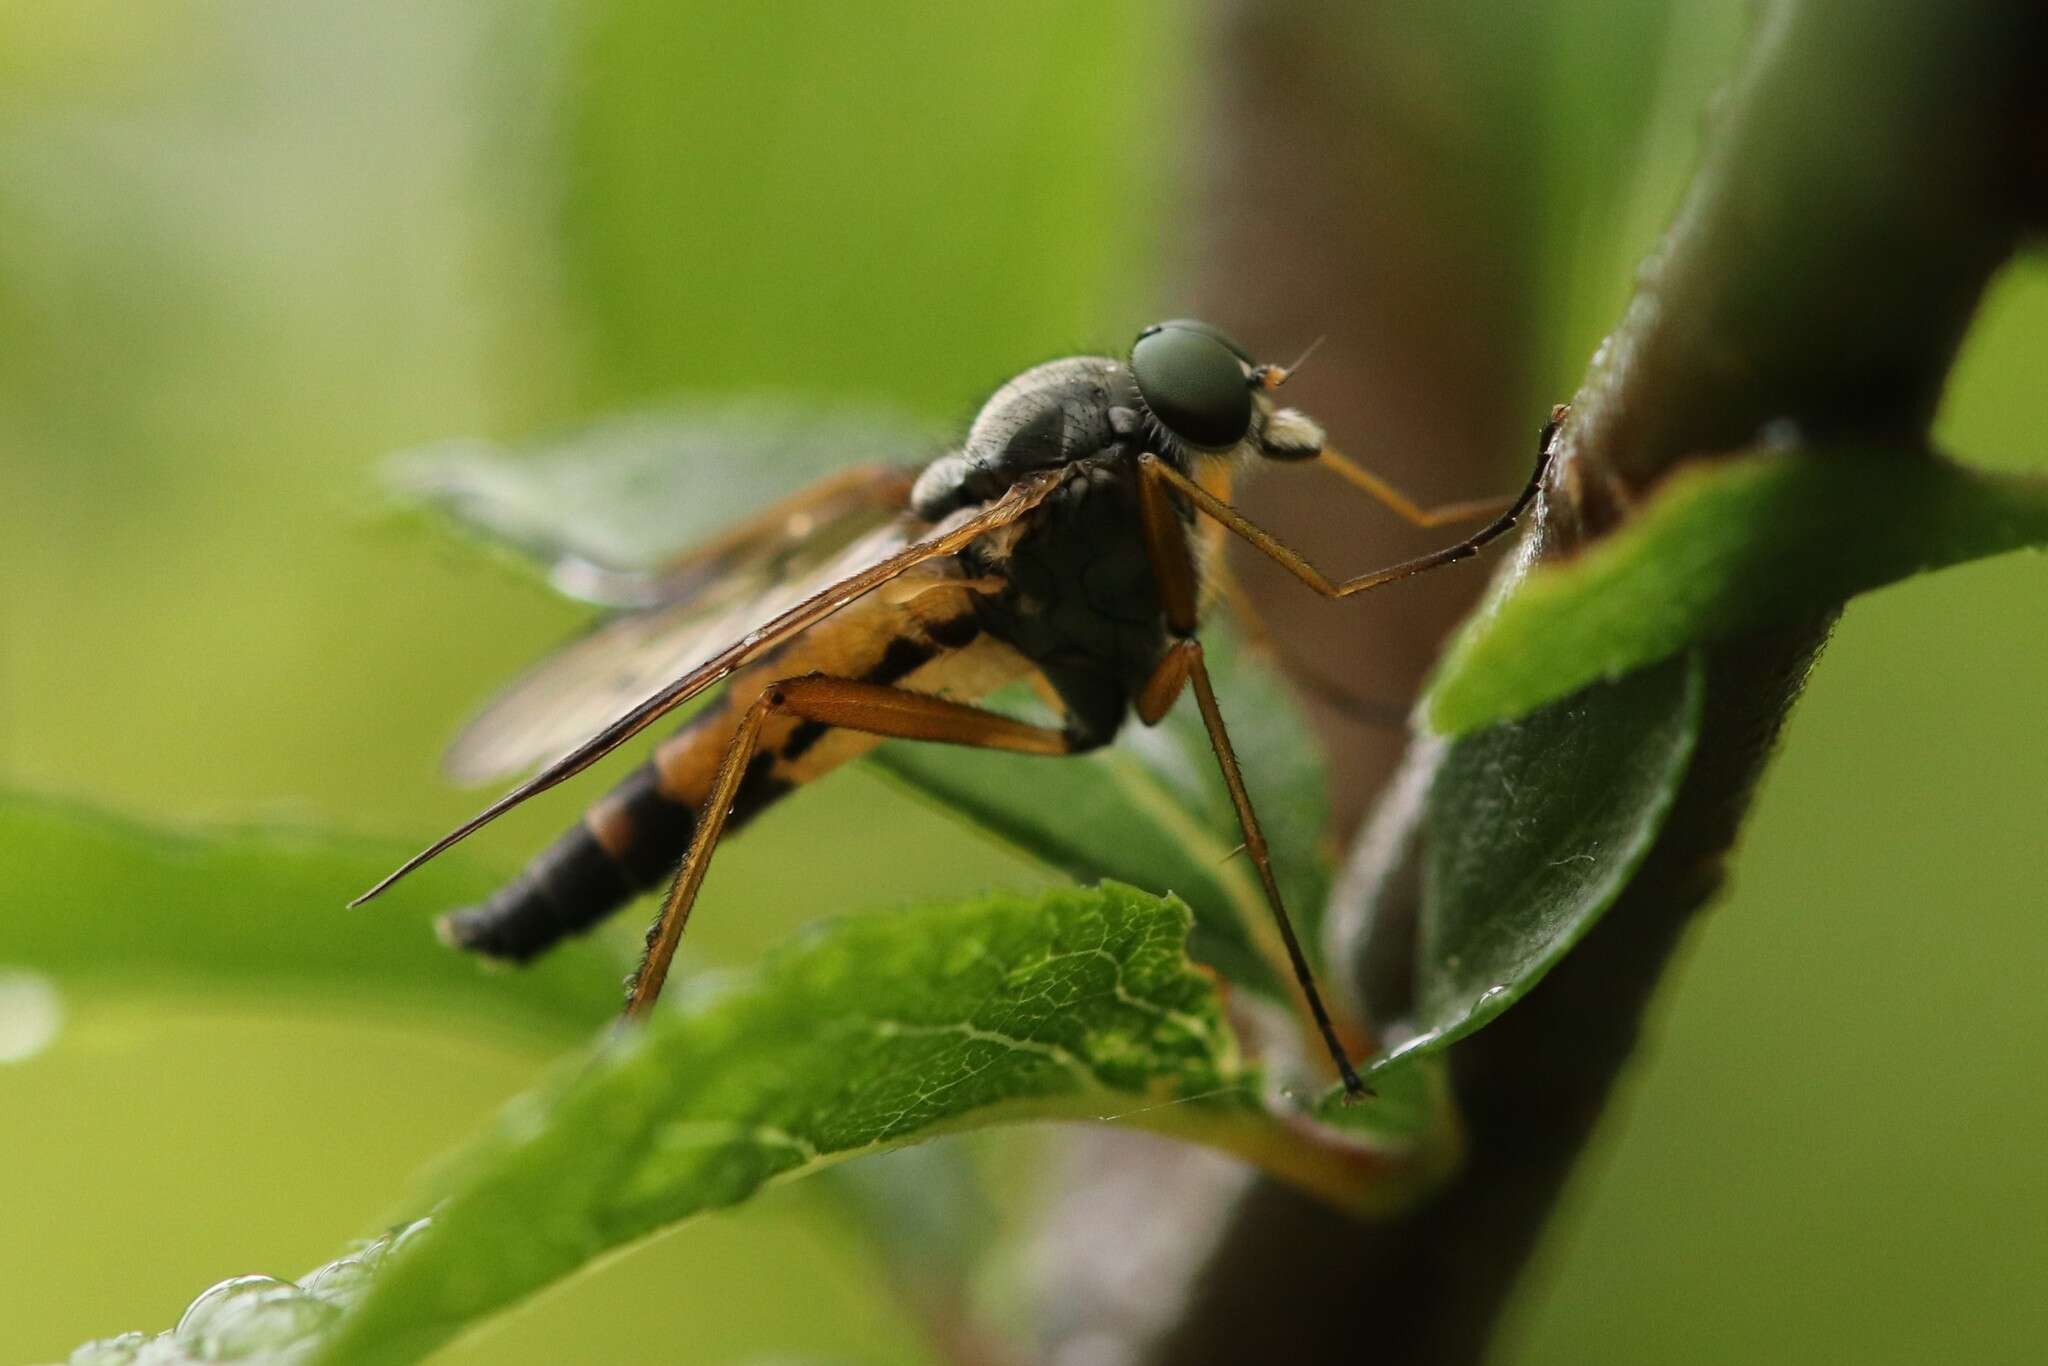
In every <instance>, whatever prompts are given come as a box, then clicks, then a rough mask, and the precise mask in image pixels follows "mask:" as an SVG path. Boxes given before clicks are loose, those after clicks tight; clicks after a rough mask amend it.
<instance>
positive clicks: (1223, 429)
mask: <svg viewBox="0 0 2048 1366" xmlns="http://www.w3.org/2000/svg"><path fill="white" fill-rule="evenodd" d="M1248 364H1250V358H1249V357H1248V356H1246V354H1245V351H1244V348H1243V347H1241V346H1239V345H1238V344H1237V343H1236V342H1234V341H1232V340H1230V338H1228V337H1226V336H1224V335H1223V334H1222V333H1221V332H1219V331H1217V330H1216V329H1215V328H1213V327H1211V326H1209V325H1208V324H1207V323H1200V322H1194V321H1191V320H1185V319H1183V320H1178V321H1175V322H1170V323H1159V324H1157V325H1155V326H1152V327H1148V328H1146V329H1145V330H1144V331H1143V332H1140V333H1139V334H1138V341H1137V344H1136V345H1134V346H1133V347H1131V375H1132V376H1133V377H1134V378H1135V379H1136V380H1137V381H1138V393H1139V394H1140V395H1141V396H1143V398H1144V400H1145V406H1146V407H1148V408H1150V409H1151V410H1152V415H1153V416H1154V417H1156V418H1158V419H1159V420H1160V421H1161V422H1163V423H1165V424H1166V426H1167V427H1168V428H1169V429H1170V430H1171V431H1172V432H1173V434H1174V435H1175V436H1178V437H1179V438H1181V440H1183V441H1185V442H1187V443H1188V444H1189V445H1191V446H1200V447H1202V448H1204V449H1206V450H1224V449H1227V448H1229V447H1231V446H1235V445H1236V444H1237V443H1238V442H1240V441H1242V440H1244V434H1245V433H1246V432H1248V431H1250V430H1251V426H1252V394H1251V383H1250V381H1249V380H1248V379H1247V378H1246V377H1245V369H1244V367H1245V366H1246V365H1248Z"/></svg>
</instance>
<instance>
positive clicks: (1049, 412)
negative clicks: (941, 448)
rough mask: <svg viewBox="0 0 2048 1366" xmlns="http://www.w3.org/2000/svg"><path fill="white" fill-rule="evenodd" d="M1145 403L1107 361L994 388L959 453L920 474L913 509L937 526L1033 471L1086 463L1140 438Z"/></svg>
mask: <svg viewBox="0 0 2048 1366" xmlns="http://www.w3.org/2000/svg"><path fill="white" fill-rule="evenodd" d="M1143 428H1144V420H1143V405H1142V403H1141V402H1140V401H1139V399H1138V396H1137V386H1136V384H1135V383H1134V381H1133V380H1132V379H1131V374H1130V371H1129V370H1128V369H1126V368H1125V367H1124V366H1123V365H1122V364H1121V363H1120V362H1118V361H1114V360H1111V359H1110V358H1109V357H1107V356H1068V357H1066V358H1065V359H1063V360H1055V361H1047V362H1046V363H1045V364H1043V365H1037V366H1033V367H1032V368H1031V369H1029V370H1026V371H1025V372H1024V373H1023V374H1021V375H1018V376H1017V377H1016V378H1015V379H1013V380H1011V381H1010V382H1009V383H1008V384H1005V385H1004V386H1003V387H1002V388H1000V389H998V390H996V392H995V394H994V395H993V396H992V397H990V399H989V401H988V402H987V403H984V404H983V405H982V407H981V411H980V413H978V414H977V415H976V416H975V419H974V423H973V425H972V426H971V427H969V428H968V431H967V439H966V441H964V442H963V443H962V444H961V446H960V449H959V450H957V451H954V452H951V453H950V454H947V455H943V456H940V457H939V458H938V459H937V460H934V461H933V462H932V463H931V464H930V465H929V466H927V467H926V468H925V471H924V473H923V474H922V475H921V476H920V477H919V478H918V481H917V486H916V488H915V489H913V490H912V492H911V495H910V499H911V507H912V508H913V509H914V510H915V511H916V512H917V513H918V515H920V516H922V517H925V518H927V519H930V520H934V521H936V520H938V519H939V518H941V517H944V516H946V515H947V514H948V513H951V512H953V511H955V510H957V509H959V508H962V507H968V506H971V505H974V504H978V503H985V502H987V501H989V500H990V499H992V498H996V497H1000V496H1001V495H1002V494H1003V493H1004V492H1005V491H1006V490H1007V489H1008V488H1009V487H1010V486H1011V485H1012V484H1014V483H1016V482H1017V480H1018V479H1020V478H1022V477H1023V476H1024V475H1026V474H1029V473H1031V472H1032V471H1033V470H1042V469H1050V468H1054V467H1056V466H1060V465H1071V464H1074V463H1076V462H1078V461H1083V460H1091V459H1095V458H1097V457H1099V456H1102V455H1104V454H1106V453H1109V452H1111V451H1113V450H1115V449H1117V448H1119V447H1120V446H1123V445H1125V444H1127V443H1129V442H1131V441H1134V440H1139V439H1142V435H1143Z"/></svg>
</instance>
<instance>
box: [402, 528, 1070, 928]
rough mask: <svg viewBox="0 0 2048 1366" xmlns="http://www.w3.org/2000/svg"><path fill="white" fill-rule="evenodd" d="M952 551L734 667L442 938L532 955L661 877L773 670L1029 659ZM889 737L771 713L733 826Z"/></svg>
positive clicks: (947, 677) (968, 688) (969, 665)
mask: <svg viewBox="0 0 2048 1366" xmlns="http://www.w3.org/2000/svg"><path fill="white" fill-rule="evenodd" d="M960 572H961V571H960V569H959V566H958V565H957V564H955V563H953V562H951V561H945V562H938V563H934V564H932V565H928V566H923V567H921V569H920V570H919V571H918V572H917V573H916V574H915V576H914V577H913V576H908V575H906V576H905V578H904V579H900V580H897V581H896V582H895V583H892V584H890V585H887V586H886V587H884V588H882V589H880V590H878V591H876V592H875V593H872V594H870V595H869V596H868V597H865V598H863V599H861V600H860V601H858V602H856V603H854V604H852V605H851V606H849V607H847V608H845V609H844V610H842V611H840V612H839V613H837V614H836V615H834V616H832V617H830V618H828V619H827V620H826V621H824V622H822V623H820V624H819V625H817V626H814V627H812V628H811V629H810V630H808V631H806V632H804V633H803V634H802V635H801V636H798V637H797V638H796V639H794V640H792V641H790V642H789V643H788V644H786V645H784V646H782V647H781V648H780V649H778V650H776V651H774V652H773V653H771V654H769V655H767V656H765V657H764V658H762V659H760V660H758V661H756V662H755V663H754V664H752V665H750V666H749V667H747V668H746V669H743V670H741V671H740V672H739V673H737V674H735V675H734V676H733V678H732V680H731V682H730V684H729V685H728V686H727V688H726V690H725V692H724V694H723V695H722V696H721V697H719V698H718V699H717V700H715V701H714V702H712V703H711V704H710V705H709V706H707V707H706V708H705V709H704V710H703V711H701V712H699V713H698V714H697V715H696V716H694V717H693V718H691V720H690V722H689V723H688V724H687V725H685V726H684V727H683V728H682V729H681V730H680V731H678V732H677V733H676V734H675V735H673V736H672V737H670V738H669V739H668V740H666V741H664V742H663V743H662V744H661V745H660V746H659V747H658V748H657V749H656V750H655V752H654V757H653V758H652V759H650V760H649V761H648V762H647V763H645V764H642V765H641V766H640V767H639V768H637V769H635V770H633V772H632V773H631V774H629V775H628V776H627V777H626V779H625V781H623V782H621V783H620V784H619V785H618V786H617V787H615V788H613V789H612V791H611V792H610V793H608V794H607V795H606V796H605V797H604V799H603V800H601V801H599V802H598V803H597V804H596V805H595V806H593V807H591V808H590V810H589V811H588V812H586V813H585V814H584V817H583V819H582V821H580V822H579V823H578V824H577V825H575V826H574V827H572V828H571V829H570V830H569V831H568V832H567V833H566V834H564V835H563V836H562V837H561V838H559V839H557V840H556V841H555V842H554V843H553V844H551V845H549V846H548V848H547V849H546V850H544V851H543V852H542V853H541V855H540V856H539V857H538V858H536V859H534V860H533V862H532V863H530V864H528V865H527V868H526V870H525V871H524V872H523V873H521V874H520V875H519V876H518V878H516V879H515V880H513V881H512V882H511V883H510V884H509V885H507V886H506V887H504V888H503V889H502V890H500V891H499V892H498V893H497V894H496V895H494V896H492V897H491V898H490V899H489V900H488V901H485V902H483V903H482V904H481V905H477V906H471V907H468V908H465V909H463V910H460V911H455V912H453V913H451V914H450V915H448V916H446V917H444V918H443V920H442V922H441V933H442V937H443V938H444V939H446V940H447V941H448V942H449V943H451V944H454V945H456V946H458V947H460V948H465V949H471V950H474V951H476V952H478V953H483V954H487V955H489V956H491V957H493V958H504V959H510V960H513V961H515V962H525V961H526V960H528V959H530V958H533V957H535V956H537V955H539V954H541V953H544V952H545V951H547V950H548V949H549V948H551V947H553V946H554V945H555V943H557V942H558V941H559V940H562V939H564V938H566V937H568V936H569V935H572V934H580V933H582V932H583V931H585V930H588V929H589V928H590V927H591V926H593V925H595V924H597V923H598V922H599V921H600V920H602V919H604V918H605V917H606V916H608V915H610V914H611V913H612V912H613V911H616V910H618V909H619V908H620V907H621V906H623V905H625V904H626V903H627V902H628V901H630V900H632V899H633V898H634V897H635V896H638V895H639V894H641V893H643V892H647V891H651V890H653V889H655V888H656V887H659V886H661V885H662V884H663V883H664V882H666V880H667V879H668V878H669V876H670V875H671V874H672V873H673V872H674V871H675V867H676V864H677V863H678V862H680V861H681V859H682V856H683V854H684V853H685V852H686V851H687V850H688V849H689V846H690V839H691V836H692V835H693V834H694V833H695V830H696V826H697V812H698V810H699V809H700V808H701V806H702V804H703V802H704V801H705V799H706V798H707V796H708V795H709V793H710V790H711V785H712V782H713V780H714V778H715V777H716V776H717V773H718V767H719V764H720V762H721V761H722V760H723V759H724V757H725V753H726V750H727V748H728V747H729V746H730V744H731V742H732V738H733V734H734V730H735V728H736V727H737V725H738V723H739V720H740V717H741V715H742V714H743V713H744V712H745V711H746V709H747V707H748V706H749V705H751V704H752V703H753V701H754V700H755V699H756V698H757V697H759V696H760V694H761V692H762V691H763V690H764V689H765V688H766V687H767V686H768V685H769V684H771V683H774V682H776V681H778V680H780V679H785V678H796V677H801V676H803V675H805V674H813V673H819V674H829V675H832V676H835V677H840V678H856V679H861V680H864V681H867V682H874V683H889V684H894V685H895V686H897V687H903V688H911V689H914V690H916V691H918V692H928V693H941V692H942V693H945V694H946V695H948V696H951V697H955V698H959V699H960V700H963V701H969V700H973V699H975V698H979V697H982V696H985V695H986V694H987V693H989V692H991V691H993V690H994V689H996V688H998V687H1000V686H1002V685H1003V684H1004V683H1008V682H1010V681H1012V680H1014V679H1016V678H1018V677H1021V676H1023V675H1024V674H1026V673H1027V672H1029V669H1030V666H1029V665H1028V664H1027V663H1026V662H1025V660H1024V659H1023V657H1022V656H1020V655H1018V654H1017V653H1016V652H1015V651H1014V650H1012V649H1011V648H1010V647H1009V646H1007V645H1005V644H1003V643H1002V642H1000V641H998V640H996V639H995V638H994V637H992V636H988V635H984V634H983V633H982V631H981V628H980V626H979V624H978V622H977V618H976V615H975V610H974V599H973V595H972V594H971V593H970V592H969V591H968V590H966V589H964V588H962V587H960V586H959V584H960ZM878 743H880V742H879V741H878V740H876V739H875V738H874V737H873V736H869V735H863V734H859V733H857V732H852V731H847V730H841V729H838V728H833V727H826V726H822V725H819V724H818V723H816V722H812V721H799V720H795V719H793V718H791V717H787V716H781V715H771V716H770V717H769V719H768V722H767V724H766V726H765V727H764V729H763V731H762V734H761V740H760V747H759V749H757V750H756V752H755V754H754V757H753V759H752V761H751V762H750V763H749V764H748V767H747V773H746V776H745V778H744V779H742V781H741V783H740V788H739V792H738V795H737V796H736V798H735V799H734V802H733V809H732V815H731V817H730V818H729V820H728V822H727V824H726V828H725V829H726V833H728V834H730V833H731V832H732V831H733V830H736V829H738V828H739V827H740V826H742V825H744V824H745V823H746V822H747V821H748V820H750V819H752V818H753V817H754V816H756V815H758V814H760V812H761V811H763V810H764V809H766V808H767V807H768V806H769V805H770V804H771V803H773V802H774V801H775V800H776V799H778V798H780V797H782V796H784V795H786V794H788V793H789V792H791V791H793V790H795V789H796V788H797V787H798V786H800V785H802V784H803V783H806V782H808V781H810V780H811V779H813V778H817V777H821V776H823V775H824V774H826V773H829V772H830V771H831V770H833V769H835V768H837V767H838V766H839V765H841V764H843V763H845V762H847V761H848V760H850V759H853V758H856V757H858V756H859V755H861V754H863V753H865V752H867V751H868V750H869V749H872V748H873V747H874V746H875V745H876V744H878Z"/></svg>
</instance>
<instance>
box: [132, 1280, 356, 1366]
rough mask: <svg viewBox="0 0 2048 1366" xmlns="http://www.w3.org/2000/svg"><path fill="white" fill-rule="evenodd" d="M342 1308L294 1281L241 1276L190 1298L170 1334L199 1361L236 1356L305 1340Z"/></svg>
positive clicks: (233, 1358) (233, 1357) (245, 1355)
mask: <svg viewBox="0 0 2048 1366" xmlns="http://www.w3.org/2000/svg"><path fill="white" fill-rule="evenodd" d="M340 1313H341V1309H340V1307H339V1306H337V1305H333V1304H329V1303H328V1302H326V1301H325V1300H321V1299H317V1298H315V1297H314V1296H312V1295H309V1294H307V1293H306V1292H305V1291H303V1290H301V1289H300V1288H299V1287H298V1286H296V1285H293V1284H292V1283H291V1282H290V1281H280V1280H278V1279H276V1278H275V1277H271V1276H237V1277H235V1278H234V1279H233V1280H229V1281H222V1282H221V1283H220V1284H219V1285H216V1286H214V1287H212V1288H211V1289H209V1290H208V1291H206V1292H205V1293H204V1294H202V1295H201V1296H200V1297H199V1298H198V1299H196V1300H194V1301H192V1305H191V1307H190V1308H188V1309H187V1310H186V1311H185V1316H184V1317H183V1318H181V1319H179V1320H178V1326H177V1328H175V1329H174V1330H172V1334H171V1336H172V1338H173V1339H174V1340H175V1341H176V1342H177V1344H178V1346H180V1347H182V1348H184V1349H185V1351H187V1352H189V1353H190V1354H191V1355H193V1356H195V1357H197V1358H199V1359H200V1360H201V1361H236V1360H239V1359H241V1358H243V1357H249V1356H253V1355H255V1354H256V1353H258V1352H264V1351H272V1350H276V1349H278V1348H283V1347H290V1346H292V1345H293V1344H295V1343H298V1342H301V1341H303V1340H304V1339H305V1338H306V1337H307V1336H308V1335H309V1334H311V1333H313V1332H316V1331H317V1330H319V1329H321V1328H323V1327H325V1326H326V1325H327V1324H328V1323H330V1322H332V1321H333V1320H334V1318H335V1317H336V1316H337V1315H339V1314H340Z"/></svg>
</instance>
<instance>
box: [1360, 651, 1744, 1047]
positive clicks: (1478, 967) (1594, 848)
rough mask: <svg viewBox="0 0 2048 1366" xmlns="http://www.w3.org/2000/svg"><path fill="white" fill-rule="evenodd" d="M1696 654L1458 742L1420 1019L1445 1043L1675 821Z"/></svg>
mask: <svg viewBox="0 0 2048 1366" xmlns="http://www.w3.org/2000/svg"><path fill="white" fill-rule="evenodd" d="M1701 674H1702V669H1701V665H1700V662H1699V658H1698V655H1697V654H1696V653H1694V652H1688V653H1687V654H1685V655H1683V656H1681V657H1680V658H1677V659H1673V660H1670V661H1668V662H1666V663H1664V664H1662V665H1659V666H1657V667H1656V668H1653V669H1647V670H1644V671H1642V672H1640V673H1637V674H1633V675H1631V676H1629V677H1628V678H1625V679H1622V680H1620V681H1619V682H1615V683H1601V684H1596V685H1594V686H1593V687H1590V688H1588V689H1586V690H1585V691H1583V692H1580V693H1578V694H1576V695H1575V696H1573V697H1571V698H1568V699H1566V700H1565V701H1563V702H1558V703H1553V704H1551V705H1550V706H1548V707H1545V708H1543V709H1542V710H1541V711H1537V712H1534V713H1532V714H1530V715H1528V716H1525V717H1523V718H1521V719H1520V720H1517V721H1511V722H1508V723H1507V724H1505V725H1499V726H1493V727H1490V728H1488V729H1486V730H1483V731H1480V732H1478V733H1476V734H1473V735H1468V736H1463V737H1461V738H1459V739H1457V740H1455V741H1453V742H1451V745H1450V749H1449V752H1448V753H1447V754H1445V755H1444V757H1443V759H1442V761H1441V763H1440V764H1439V765H1438V767H1437V769H1436V773H1435V776H1434V780H1433V782H1432V784H1431V787H1430V792H1429V797H1428V803H1427V808H1426V815H1425V822H1426V824H1425V840H1426V846H1425V847H1426V853H1425V862H1424V865H1423V893H1422V898H1423V899H1422V923H1421V935H1420V946H1419V950H1418V979H1417V988H1416V1018H1415V1019H1414V1020H1413V1021H1411V1022H1410V1023H1411V1027H1412V1028H1413V1030H1414V1033H1413V1034H1412V1036H1410V1037H1408V1038H1406V1039H1405V1040H1404V1041H1403V1042H1401V1043H1400V1044H1399V1045H1398V1046H1396V1047H1395V1048H1394V1049H1393V1050H1391V1051H1390V1052H1388V1053H1387V1054H1384V1055H1382V1056H1381V1057H1379V1058H1376V1059H1374V1060H1373V1065H1372V1067H1371V1068H1370V1069H1368V1072H1367V1076H1368V1078H1369V1079H1370V1080H1372V1082H1373V1084H1374V1085H1375V1086H1379V1085H1381V1084H1382V1083H1381V1081H1380V1077H1381V1076H1382V1075H1383V1074H1385V1073H1387V1072H1388V1071H1389V1070H1390V1069H1393V1070H1396V1071H1398V1070H1399V1068H1400V1066H1401V1065H1402V1064H1403V1063H1404V1062H1405V1061H1406V1060H1409V1059H1412V1058H1415V1057H1418V1056H1421V1055H1427V1054H1431V1053H1435V1052H1437V1051H1440V1050H1441V1049H1443V1048H1445V1047H1447V1046H1448V1045H1450V1044H1451V1043H1453V1042H1455V1041H1456V1040H1458V1039H1461V1038H1464V1037H1465V1036H1466V1035H1468V1034H1471V1033H1472V1032H1473V1031H1475V1030H1477V1029H1479V1028H1481V1027H1482V1026H1484V1025H1485V1024H1486V1023H1487V1022H1488V1021H1489V1020H1492V1019H1493V1018H1494V1017H1495V1016H1497V1015H1499V1014H1500V1013H1501V1012H1503V1011H1505V1010H1506V1009H1507V1008H1508V1007H1509V1006H1511V1005H1513V1004H1514V1003H1515V1002H1516V1001H1517V1000H1519V999H1521V997H1522V996H1523V995H1524V994H1525V993H1527V992H1528V990H1529V988H1531V987H1533V986H1535V985H1536V983H1537V982H1538V981H1540V980H1542V977H1543V975H1544V974H1545V973H1546V972H1548V971H1549V970H1550V968H1551V967H1552V966H1553V965H1554V964H1555V963H1556V962H1557V961H1558V960H1559V959H1560V958H1562V957H1563V956H1564V955H1565V953H1566V952H1567V951H1569V950H1570V948H1571V947H1572V945H1574V944H1576V943H1577V942H1578V941H1579V939H1580V938H1581V937H1583V936H1584V935H1585V933H1586V931H1588V930H1589V929H1591V928H1592V927H1593V925H1594V923H1595V922H1596V921H1597V920H1599V918H1600V916H1601V914H1602V913H1603V912H1605V911H1606V909H1607V908H1608V907H1609V906H1610V905H1612V904H1613V903H1614V900H1615V898H1616V897H1618V896H1619V895H1620V894H1621V891H1622V889H1623V888H1624V887H1626V886H1627V885H1628V881H1629V879H1630V878H1631V877H1632V876H1634V874H1635V870H1636V868H1637V867H1638V866H1639V865H1640V864H1641V862H1642V860H1643V857H1644V855H1646V854H1647V853H1648V852H1649V849H1650V846H1651V844H1652V843H1653V842H1654V841H1655V839H1656V837H1657V832H1658V831H1659V830H1660V829H1661V828H1662V827H1663V824H1664V818H1665V816H1666V815H1668V814H1669V812H1670V809H1671V803H1672V800H1673V798H1674V797H1675V796H1676V795H1677V792H1678V788H1679V785H1680V783H1681V782H1682V781H1683V780H1684V777H1685V773H1686V769H1687V767H1688V765H1689V764H1690V762H1691V759H1692V753H1693V746H1694V744H1695V742H1696V741H1697V740H1698V738H1699V726H1700V709H1701V699H1702V697H1703V694H1704V690H1705V688H1704V683H1703V681H1702V677H1701Z"/></svg>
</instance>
